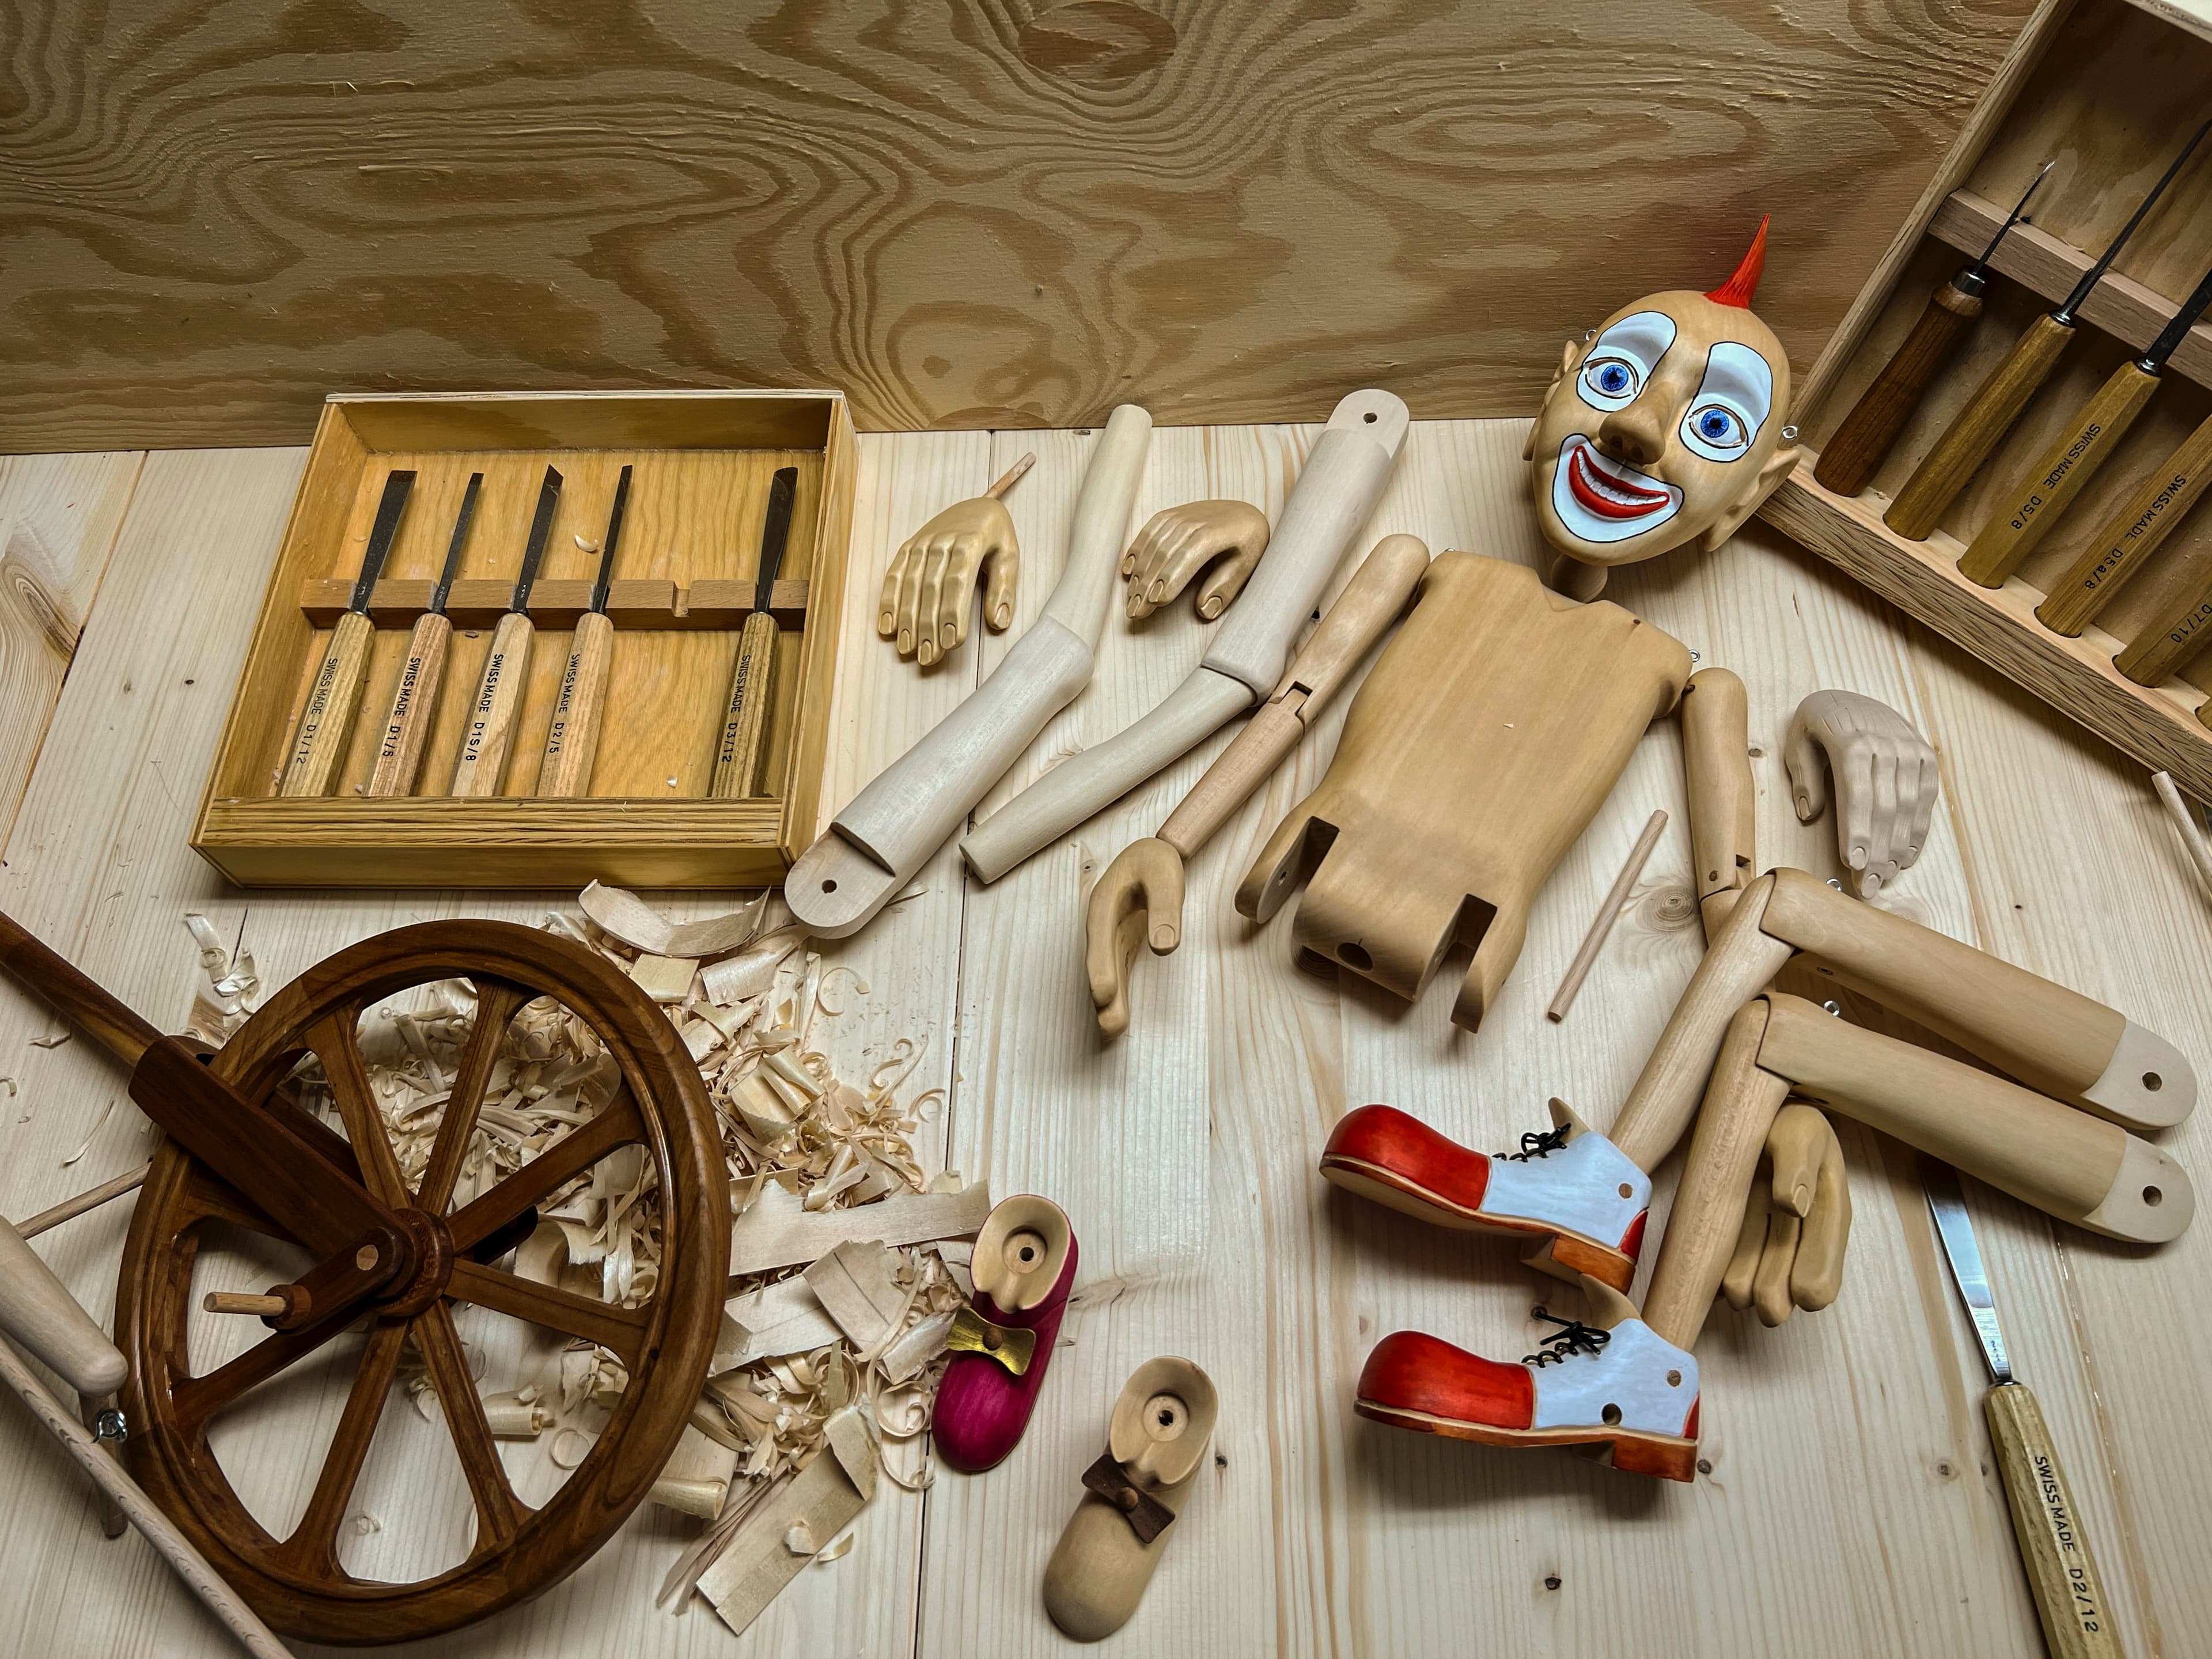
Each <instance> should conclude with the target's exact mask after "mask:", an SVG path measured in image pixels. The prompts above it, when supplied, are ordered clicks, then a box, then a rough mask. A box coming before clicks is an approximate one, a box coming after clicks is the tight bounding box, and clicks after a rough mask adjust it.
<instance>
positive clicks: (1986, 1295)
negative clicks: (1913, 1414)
mask: <svg viewBox="0 0 2212 1659" xmlns="http://www.w3.org/2000/svg"><path fill="white" fill-rule="evenodd" d="M1920 1180H1921V1184H1922V1185H1923V1186H1924V1187H1925V1188H1927V1189H1928V1211H1929V1214H1931V1215H1933V1216H1934V1217H1935V1218H1936V1237H1939V1238H1941V1239H1942V1241H1943V1255H1944V1259H1945V1260H1946V1261H1948V1262H1949V1263H1950V1264H1951V1278H1952V1280H1953V1282H1954V1283H1955V1284H1956V1285H1958V1287H1959V1298H1960V1300H1961V1301H1962V1302H1964V1303H1965V1304H1966V1315H1967V1317H1968V1318H1970V1319H1972V1321H1973V1322H1974V1334H1975V1335H1976V1336H1977V1337H1978V1338H1979V1339H1980V1340H1981V1344H1982V1358H1983V1361H1984V1363H1985V1364H1987V1365H1988V1366H1989V1368H1990V1381H1991V1382H1993V1383H2009V1382H2011V1381H2012V1380H2013V1377H2012V1358H2011V1356H2010V1355H2008V1353H2007V1352H2005V1341H2004V1333H2003V1332H2002V1330H2000V1329H1999V1328H1997V1309H1996V1298H1994V1297H1992V1296H1990V1276H1989V1273H1988V1272H1987V1270H1986V1269H1984V1267H1983V1266H1982V1249H1981V1246H1980V1245H1979V1244H1978V1243H1976V1242H1975V1239H1974V1224H1973V1220H1972V1218H1971V1217H1969V1216H1968V1215H1967V1213H1966V1194H1965V1193H1964V1192H1963V1191H1961V1190H1960V1186H1959V1172H1958V1171H1957V1170H1954V1169H1953V1168H1952V1167H1951V1166H1950V1165H1949V1164H1943V1163H1939V1162H1938V1161H1937V1160H1936V1159H1935V1158H1922V1159H1921V1160H1920Z"/></svg>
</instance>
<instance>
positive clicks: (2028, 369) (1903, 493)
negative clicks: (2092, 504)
mask: <svg viewBox="0 0 2212 1659" xmlns="http://www.w3.org/2000/svg"><path fill="white" fill-rule="evenodd" d="M2208 128H2212V121H2207V122H2206V123H2205V124H2204V125H2203V126H2200V127H2199V128H2197V131H2196V132H2195V133H2194V134H2192V135H2191V137H2190V140H2189V142H2188V143H2185V144H2184V145H2183V146H2182V147H2181V154H2180V155H2177V156H2175V157H2174V158H2173V162H2172V166H2170V167H2167V168H2166V172H2165V173H2163V174H2162V175H2160V179H2159V181H2158V182H2157V183H2156V184H2154V185H2152V186H2151V187H2150V194H2149V195H2148V196H2146V197H2143V198H2142V201H2141V202H2139V203H2137V204H2136V210H2135V213H2134V215H2133V216H2131V217H2130V219H2129V220H2128V222H2127V223H2125V224H2124V225H2122V226H2121V227H2120V234H2118V235H2117V236H2115V237H2113V238H2112V245H2111V246H2109V247H2107V248H2106V250H2105V252H2104V253H2103V255H2102V256H2101V257H2100V258H2099V259H2098V261H2097V263H2096V264H2093V265H2091V266H2090V267H2089V269H2088V270H2086V271H2084V272H2082V273H2081V281H2080V282H2078V283H2075V284H2074V291H2073V292H2072V293H2071V294H2069V295H2067V296H2066V303H2065V304H2063V305H2062V306H2060V307H2058V309H2057V310H2056V311H2053V312H2049V313H2045V315H2043V316H2040V317H2038V318H2037V319H2035V320H2034V321H2033V322H2032V323H2030V324H2029V325H2027V332H2026V333H2025V334H2022V335H2021V337H2020V341H2019V343H2018V344H2016V345H2015V346H2014V347H2013V349H2012V351H2011V354H2010V355H2009V356H2007V357H2006V358H2005V360H2004V361H2003V362H2001V363H1999V364H1998V365H1997V366H1996V368H1995V369H1993V370H1992V371H1990V376H1989V378H1988V379H1987V380H1984V381H1983V382H1982V383H1981V385H1980V386H1978V387H1977V388H1976V389H1975V392H1974V395H1973V396H1972V398H1968V399H1967V400H1966V407H1965V408H1964V409H1962V410H1960V411H1959V413H1958V415H1957V416H1956V417H1955V418H1954V420H1953V421H1952V422H1951V425H1950V427H1949V428H1948V430H1947V431H1946V432H1945V433H1944V434H1943V435H1942V438H1940V439H1938V440H1937V441H1936V447H1935V448H1933V449H1931V450H1929V452H1928V455H1927V459H1924V460H1923V461H1922V462H1921V463H1920V465H1918V466H1917V467H1916V468H1914V469H1913V473H1912V476H1911V477H1910V478H1908V479H1906V480H1905V488H1904V489H1900V490H1899V491H1898V492H1897V499H1896V500H1895V501H1892V502H1891V503H1890V504H1889V511H1888V512H1887V513H1883V514H1882V515H1881V521H1882V522H1883V523H1884V524H1886V525H1887V526H1889V527H1890V528H1891V529H1892V530H1894V531H1895V532H1897V533H1898V534H1899V535H1900V536H1903V537H1905V538H1906V539H1907V540H1909V541H1916V542H1923V541H1926V540H1927V539H1928V537H1929V532H1932V531H1933V530H1934V529H1935V528H1936V520H1938V519H1940V518H1942V516H1943V512H1944V509H1945V508H1947V507H1949V506H1950V505H1951V503H1952V502H1953V501H1955V500H1956V499H1957V498H1958V495H1959V492H1960V490H1961V489H1965V488H1966V481H1967V480H1968V479H1969V478H1971V477H1973V476H1974V474H1975V472H1976V471H1978V469H1979V468H1980V466H1981V465H1982V463H1983V462H1984V461H1985V460H1987V459H1989V458H1990V452H1991V451H1992V450H1994V449H1995V448H1996V447H1997V445H1998V444H2000V443H2002V441H2004V435H2005V434H2006V433H2008V432H2009V431H2011V430H2012V428H2013V422H2015V421H2017V420H2018V419H2019V418H2020V413H2021V410H2023V409H2026V408H2027V400H2028V399H2029V398H2032V397H2033V396H2034V395H2035V391H2036V388H2037V387H2038V386H2041V385H2042V384H2043V383H2044V381H2045V380H2048V379H2050V378H2051V370H2052V369H2054V368H2057V366H2058V360H2059V358H2061V357H2062V356H2064V355H2065V353H2066V348H2067V347H2068V346H2069V345H2071V344H2072V343H2074V335H2075V317H2076V315H2077V313H2079V312H2080V311H2081V307H2082V305H2083V303H2084V302H2085V301H2087V299H2088V297H2089V295H2090V293H2091V291H2092V290H2093V289H2095V288H2096V286H2097V284H2098V283H2100V282H2102V281H2103V280H2104V276H2105V273H2106V271H2107V270H2110V269H2111V268H2112V261H2113V260H2114V259H2116V258H2118V257H2119V252H2120V250H2121V249H2122V248H2124V247H2125V246H2127V245H2128V239H2129V238H2130V237H2131V236H2133V235H2134V234H2136V226H2137V225H2140V224H2141V223H2142V222H2143V219H2144V217H2145V216H2147V215H2148V213H2149V212H2150V210H2151V209H2152V208H2154V207H2155V206H2156V205H2157V204H2158V198H2159V197H2160V196H2162V195H2164V194H2165V193H2166V186H2167V185H2170V184H2172V182H2173V175H2174V174H2175V173H2179V172H2180V171H2181V168H2182V164H2183V163H2184V162H2185V161H2188V160H2189V158H2190V156H2191V155H2193V154H2194V153H2195V151H2196V149H2197V143H2198V141H2199V140H2201V139H2202V138H2203V137H2204V134H2205V131H2206V129H2208Z"/></svg>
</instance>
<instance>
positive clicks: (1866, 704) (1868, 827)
mask: <svg viewBox="0 0 2212 1659" xmlns="http://www.w3.org/2000/svg"><path fill="white" fill-rule="evenodd" d="M1816 748H1817V749H1818V750H1821V751H1824V752H1825V754H1826V768H1825V773H1824V769H1823V766H1822V763H1821V754H1820V753H1816V752H1814V751H1815V750H1816ZM1783 763H1784V765H1785V766H1786V767H1787V768H1788V769H1789V772H1790V794H1791V796H1792V798H1793V799H1795V800H1796V805H1797V820H1798V822H1799V823H1812V822H1813V820H1814V819H1815V818H1817V817H1820V814H1821V813H1822V812H1823V811H1826V807H1827V796H1828V792H1827V787H1826V778H1827V777H1829V776H1832V777H1833V778H1834V780H1835V787H1836V845H1837V848H1838V851H1839V852H1840V853H1841V854H1842V855H1843V860H1844V867H1845V868H1847V869H1848V870H1850V872H1851V884H1852V886H1853V887H1854V889H1856V890H1857V893H1858V896H1860V897H1861V898H1871V897H1872V896H1874V895H1875V893H1877V892H1879V891H1881V890H1882V889H1883V888H1885V887H1887V886H1889V885H1891V884H1893V883H1894V882H1895V881H1896V879H1897V878H1898V875H1899V872H1902V871H1905V870H1909V869H1911V867H1912V866H1913V863H1914V862H1915V861H1916V860H1917V859H1918V858H1919V857H1920V852H1921V849H1922V848H1923V847H1925V846H1926V845H1927V844H1928V829H1929V825H1930V824H1931V823H1934V822H1935V818H1936V794H1937V793H1938V790H1939V789H1940V787H1941V782H1942V780H1941V776H1940V773H1939V769H1938V767H1937V764H1936V751H1935V750H1934V749H1932V748H1930V747H1929V744H1928V740H1927V739H1926V738H1923V737H1922V736H1921V735H1920V733H1919V732H1916V731H1914V730H1913V729H1912V726H1911V723H1910V722H1909V721H1907V720H1906V719H1905V716H1904V715H1902V714H1899V713H1898V712H1897V711H1896V710H1895V709H1894V708H1891V707H1890V706H1889V705H1888V704H1887V703H1884V702H1875V699H1873V698H1872V697H1866V696H1860V695H1859V694H1858V693H1857V692H1856V691H1815V692H1814V694H1813V695H1812V696H1809V697H1808V698H1806V699H1805V701H1804V702H1801V703H1799V704H1798V705H1797V712H1796V714H1793V715H1791V716H1790V740H1789V742H1788V744H1786V745H1785V747H1784V750H1783Z"/></svg>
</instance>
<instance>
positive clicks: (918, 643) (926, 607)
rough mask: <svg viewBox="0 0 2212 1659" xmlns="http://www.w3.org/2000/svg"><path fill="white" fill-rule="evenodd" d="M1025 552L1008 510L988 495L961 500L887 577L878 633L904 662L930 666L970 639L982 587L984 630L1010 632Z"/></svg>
mask: <svg viewBox="0 0 2212 1659" xmlns="http://www.w3.org/2000/svg"><path fill="white" fill-rule="evenodd" d="M1020 568H1021V550H1020V549H1019V547H1018V546H1017V545H1016V544H1015V541H1014V520H1013V518H1012V514H1010V513H1008V512H1007V511H1006V504H1005V503H1004V502H1002V501H997V500H994V498H993V497H991V496H989V495H978V496H976V497H975V499H974V500H972V501H955V502H954V503H953V504H952V505H951V507H946V508H945V511H944V512H942V513H939V514H938V515H937V516H936V517H935V518H933V519H932V520H930V521H929V522H928V523H927V524H926V525H924V526H922V527H921V529H919V530H917V531H915V532H914V534H913V535H911V536H909V537H908V538H906V541H905V542H904V544H902V545H901V547H900V548H899V550H898V556H896V558H894V559H893V560H892V561H891V568H890V569H889V570H888V571H886V572H884V597H883V602H882V603H881V604H880V605H878V606H877V607H876V632H877V633H878V634H879V635H882V636H883V637H884V638H885V639H887V640H888V639H894V638H895V639H896V640H897V641H898V653H899V655H900V656H902V657H913V658H915V659H918V660H919V661H920V662H921V665H922V666H923V667H925V668H927V667H928V666H929V665H931V664H932V663H933V662H936V661H938V660H939V659H941V658H943V657H944V656H945V655H946V654H947V653H950V652H951V651H953V650H954V649H956V648H957V647H958V646H959V645H960V643H961V642H962V641H964V640H965V639H966V638H967V637H968V617H969V612H970V610H971V608H972V607H973V605H974V604H975V585H976V583H977V582H978V581H979V580H980V581H981V583H982V585H983V625H984V626H985V627H986V628H988V629H990V630H991V631H992V632H993V633H994V634H997V633H1003V632H1004V631H1005V630H1006V625H1007V624H1008V623H1011V622H1012V621H1013V618H1014V591H1015V586H1016V584H1017V583H1018V580H1019V577H1020Z"/></svg>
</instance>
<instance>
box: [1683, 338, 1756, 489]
mask: <svg viewBox="0 0 2212 1659" xmlns="http://www.w3.org/2000/svg"><path fill="white" fill-rule="evenodd" d="M1773 409H1774V371H1773V370H1772V369H1771V368H1768V367H1767V363H1766V359H1765V358H1764V357H1762V356H1759V354H1758V353H1757V352H1756V351H1753V349H1751V348H1750V347H1749V346H1747V345H1745V344H1743V343H1741V342H1739V341H1735V340H1721V341H1717V342H1716V343H1714V345H1713V349H1712V350H1711V352H1709V353H1708V354H1707V355H1706V357H1705V380H1703V381H1702V382H1700V383H1699V386H1698V395H1697V396H1696V397H1694V398H1691V399H1690V410H1689V413H1687V414H1686V415H1685V416H1682V442H1683V444H1684V446H1685V447H1686V448H1688V450H1689V451H1690V453H1692V454H1693V455H1702V456H1704V457H1705V459H1707V460H1709V461H1732V460H1735V459H1736V458H1737V457H1738V456H1740V455H1741V454H1743V453H1745V452H1746V451H1747V450H1748V449H1749V448H1750V447H1751V446H1752V443H1753V441H1754V440H1756V439H1757V438H1758V436H1759V428H1761V427H1763V426H1765V424H1766V417H1767V416H1768V415H1770V414H1771V413H1772V412H1773Z"/></svg>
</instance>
